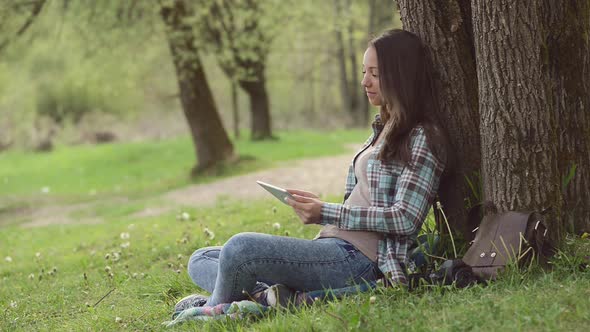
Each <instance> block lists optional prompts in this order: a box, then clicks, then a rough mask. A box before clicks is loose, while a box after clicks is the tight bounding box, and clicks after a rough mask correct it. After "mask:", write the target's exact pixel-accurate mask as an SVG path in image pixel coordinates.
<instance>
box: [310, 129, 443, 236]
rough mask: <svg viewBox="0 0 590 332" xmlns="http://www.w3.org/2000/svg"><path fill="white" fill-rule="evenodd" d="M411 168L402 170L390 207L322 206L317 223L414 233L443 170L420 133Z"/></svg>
mask: <svg viewBox="0 0 590 332" xmlns="http://www.w3.org/2000/svg"><path fill="white" fill-rule="evenodd" d="M411 165H412V166H406V167H404V169H403V171H402V173H401V175H400V176H399V179H398V181H397V184H396V188H395V195H394V199H393V205H391V206H387V207H376V206H371V207H359V206H346V205H343V204H337V203H324V204H323V206H322V212H321V217H320V224H322V225H326V224H332V225H335V226H337V227H338V228H340V229H344V230H351V231H370V232H381V233H387V234H392V235H402V236H408V235H412V234H414V233H416V232H417V231H418V230H419V229H420V227H422V222H423V221H424V219H425V218H426V215H427V213H428V210H429V208H430V202H431V199H432V197H434V194H435V191H436V190H437V189H438V182H439V178H438V177H439V176H440V173H442V168H443V165H442V163H441V162H440V161H439V160H438V159H437V158H436V157H435V156H434V154H433V153H432V151H431V150H430V148H429V147H428V144H427V142H426V135H424V134H423V130H420V133H419V134H418V135H416V136H415V139H414V142H413V144H412V162H411Z"/></svg>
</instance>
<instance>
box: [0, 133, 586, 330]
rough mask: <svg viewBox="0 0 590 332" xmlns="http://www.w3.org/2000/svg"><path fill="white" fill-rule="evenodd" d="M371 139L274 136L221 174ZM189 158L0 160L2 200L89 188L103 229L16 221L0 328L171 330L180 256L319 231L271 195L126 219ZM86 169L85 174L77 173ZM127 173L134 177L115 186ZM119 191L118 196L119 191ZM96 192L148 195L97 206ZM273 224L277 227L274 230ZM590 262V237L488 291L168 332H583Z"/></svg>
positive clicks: (1, 291) (68, 194)
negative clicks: (182, 216) (243, 238)
mask: <svg viewBox="0 0 590 332" xmlns="http://www.w3.org/2000/svg"><path fill="white" fill-rule="evenodd" d="M365 134H366V133H360V132H334V133H322V134H319V133H310V132H298V133H284V134H281V135H280V136H281V140H280V141H278V142H262V143H255V144H254V143H250V142H248V141H239V142H237V144H236V145H237V149H238V151H239V153H240V154H243V155H250V156H254V157H255V161H254V162H251V163H246V164H245V165H243V166H239V167H237V168H235V169H227V170H226V172H225V173H224V174H223V176H228V175H231V174H238V173H241V172H247V171H251V170H254V169H258V168H261V167H270V166H273V165H276V164H277V163H280V162H281V161H289V160H294V159H298V158H302V157H311V156H322V155H327V154H331V153H339V152H343V151H344V147H343V144H345V143H346V142H355V143H358V142H359V141H361V140H362V139H363V138H364V136H365ZM192 156H193V154H192V146H191V144H190V141H188V140H187V139H184V140H183V139H178V140H172V141H166V142H158V143H134V144H113V145H105V146H78V147H72V148H65V147H62V148H59V149H58V150H57V151H56V152H54V153H52V154H44V155H37V154H27V153H22V152H10V153H8V154H3V155H0V158H1V159H0V166H2V167H1V168H0V174H1V176H0V180H1V179H4V178H8V179H9V181H5V182H4V185H3V187H2V189H1V191H0V192H1V193H2V195H3V196H2V197H4V198H6V197H12V198H13V199H15V201H14V202H15V203H14V204H17V205H18V204H20V203H21V202H22V201H20V200H28V199H30V198H31V197H36V195H39V194H38V193H37V192H38V190H39V189H38V188H39V187H40V186H50V187H51V192H50V194H48V195H47V196H48V197H49V198H54V197H53V196H57V197H55V198H56V199H58V200H60V202H61V203H63V202H62V201H63V200H66V199H67V200H72V201H76V200H81V198H80V197H81V196H84V197H87V195H88V190H90V189H92V188H94V189H95V190H97V192H99V194H98V195H96V196H92V197H91V198H93V199H95V200H96V202H93V203H92V205H91V209H90V210H88V209H87V210H84V209H80V210H78V211H74V212H72V215H73V216H80V217H84V216H86V215H85V214H87V216H99V217H101V218H103V219H104V222H103V223H100V224H86V225H81V224H73V225H53V226H46V227H39V228H31V229H24V228H22V227H20V226H19V225H18V223H17V222H12V223H10V224H9V225H7V226H5V227H2V228H1V231H0V331H13V330H17V331H32V330H43V331H56V330H105V331H111V330H148V331H152V330H162V329H164V328H163V327H162V326H161V325H160V324H161V322H163V321H165V320H169V319H170V314H171V309H172V307H173V305H174V303H175V301H176V300H178V299H179V298H181V297H182V296H184V295H186V294H189V293H193V292H197V291H199V290H198V289H196V287H195V286H194V285H193V284H192V282H191V281H190V280H189V278H188V276H187V274H186V272H185V269H186V262H187V259H188V257H189V256H190V254H191V253H192V252H193V251H194V250H196V249H197V248H200V247H203V246H208V245H220V244H223V243H224V242H225V241H226V240H227V239H229V238H230V237H231V236H232V235H233V234H235V233H238V232H243V231H254V232H264V233H270V234H275V235H287V234H288V235H289V236H294V237H302V238H311V237H313V236H314V235H315V234H316V233H317V231H318V229H319V228H318V226H304V225H302V224H301V222H300V221H299V220H298V219H297V218H296V216H295V215H294V214H293V213H292V211H291V210H290V209H289V208H288V207H286V206H284V205H282V204H278V202H276V201H275V200H274V199H272V198H269V199H268V200H263V201H244V202H240V201H233V200H230V199H221V200H219V201H218V202H217V204H216V206H213V207H207V208H198V209H197V208H194V207H182V208H181V210H182V211H186V212H188V213H189V214H190V216H191V218H190V220H188V221H182V220H178V219H177V213H178V211H174V212H166V213H165V214H163V215H160V216H156V217H144V218H139V217H133V213H134V212H136V211H140V210H143V209H144V208H145V207H149V206H151V205H152V204H155V205H157V203H158V198H157V197H158V195H157V193H158V192H159V191H161V190H164V189H166V188H170V187H178V186H183V185H187V184H189V183H190V181H189V179H188V177H187V176H186V174H187V172H188V170H189V169H190V167H191V166H192V164H193V157H192ZM80 168H83V169H85V173H84V175H83V176H82V175H78V176H73V174H76V173H75V171H76V170H77V169H80ZM125 176H129V177H131V179H128V180H122V179H125ZM158 178H159V179H161V180H160V181H156V180H155V179H158ZM213 180H215V179H214V178H211V177H209V178H207V177H204V178H201V179H198V180H197V181H202V182H206V181H213ZM122 184H125V189H124V190H121V191H116V190H115V189H113V188H114V187H115V186H116V185H122ZM15 192H16V193H18V194H15ZM101 193H102V194H103V195H108V196H109V197H110V196H118V195H121V196H124V195H123V194H124V193H126V194H129V195H135V196H142V198H141V199H137V200H126V199H123V198H124V197H121V198H122V199H121V200H117V199H109V200H104V201H103V200H99V198H100V196H101ZM87 198H88V197H87ZM91 198H88V199H91ZM338 199H339V198H338V197H327V198H326V200H327V201H335V200H338ZM82 219H84V218H82ZM275 222H278V223H280V224H281V227H280V229H275V228H274V227H273V223H275ZM5 225H6V224H5ZM205 229H208V230H209V231H212V232H213V233H214V236H211V235H208V234H207V233H206V232H205ZM37 253H38V254H37ZM588 256H590V240H588V239H573V238H569V239H568V241H567V243H566V244H565V247H564V248H563V253H562V254H561V255H559V256H558V257H556V258H555V260H554V264H553V265H554V269H553V271H551V272H544V271H541V270H539V269H538V268H536V267H532V268H530V269H528V270H525V271H523V272H519V271H514V270H511V271H507V272H506V273H505V274H504V275H503V276H502V278H501V279H500V280H498V281H497V282H495V283H493V284H491V285H490V286H488V287H481V286H478V287H473V288H469V289H462V290H460V289H453V288H452V287H432V288H431V289H420V290H417V291H413V292H408V291H406V290H403V289H385V290H383V289H381V290H378V291H376V292H374V293H366V294H359V295H355V296H350V297H348V298H345V299H343V300H341V301H337V302H329V303H316V304H314V305H313V306H310V307H308V308H303V309H300V310H296V311H291V312H289V311H276V312H271V313H270V314H269V315H267V316H265V317H263V318H261V319H258V320H244V321H217V322H207V323H202V322H201V323H189V324H184V325H181V326H179V327H177V328H174V329H173V330H190V331H202V330H252V331H277V330H278V331H314V330H315V331H342V330H358V331H383V330H388V331H392V330H396V331H397V330H416V331H425V330H443V331H455V330H486V331H487V330H508V331H512V330H524V331H532V330H535V331H536V330H547V331H558V330H559V331H561V330H574V331H576V330H578V331H581V330H585V329H586V328H587V326H588V324H590V301H588V298H589V296H590V269H588V268H585V269H583V268H580V266H581V263H582V262H583V260H584V259H587V258H584V257H588ZM107 267H108V268H107ZM54 268H55V269H54ZM109 273H112V276H109ZM107 294H108V295H107ZM105 295H106V297H105ZM371 296H374V297H375V300H374V302H373V303H371V302H372V301H371V299H370V298H371ZM103 297H104V299H103ZM101 299H102V300H101ZM117 317H118V318H120V319H119V320H118V321H116V319H117Z"/></svg>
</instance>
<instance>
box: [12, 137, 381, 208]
mask: <svg viewBox="0 0 590 332" xmlns="http://www.w3.org/2000/svg"><path fill="white" fill-rule="evenodd" d="M368 132H369V131H367V130H356V131H343V130H340V131H333V132H328V133H319V132H306V131H298V132H282V133H279V134H278V136H279V138H280V139H279V140H277V141H264V142H251V141H249V140H247V139H240V140H237V141H236V142H235V148H236V150H237V152H238V153H239V154H240V155H242V156H248V157H253V159H252V160H248V161H246V162H243V163H241V164H240V165H238V166H237V167H234V168H231V169H226V170H224V171H223V174H221V175H222V176H229V175H235V174H241V173H245V172H249V171H252V170H255V169H261V168H264V167H272V166H276V165H277V163H280V162H284V161H289V160H295V159H299V158H303V157H306V158H310V157H319V156H325V155H330V154H338V153H343V152H345V151H347V149H346V147H345V146H346V144H350V143H357V144H360V142H362V141H363V140H364V138H366V136H368ZM195 163H196V159H195V152H194V148H193V144H192V142H191V140H190V138H179V139H173V140H166V141H158V142H142V143H117V144H107V145H97V146H85V145H83V146H74V147H65V146H62V147H58V148H57V149H56V150H55V151H54V152H52V153H45V154H43V153H37V154H34V153H30V152H23V151H11V152H7V153H2V154H0V202H2V201H3V199H4V200H9V199H10V201H26V200H35V199H38V198H46V197H47V196H50V199H51V200H56V199H61V200H68V201H77V200H87V199H93V198H95V196H111V195H146V194H147V195H152V194H154V193H155V192H161V191H164V190H167V189H171V188H176V187H181V186H185V185H188V184H190V183H196V182H204V181H211V178H209V177H200V178H196V179H191V178H190V177H189V173H190V169H191V168H192V167H193V166H194V165H195ZM43 188H47V189H48V190H49V193H48V194H43V193H42V190H43ZM0 205H1V204H0ZM0 208H1V207H0Z"/></svg>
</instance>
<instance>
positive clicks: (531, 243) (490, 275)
mask: <svg viewBox="0 0 590 332" xmlns="http://www.w3.org/2000/svg"><path fill="white" fill-rule="evenodd" d="M484 207H485V210H486V211H487V212H488V213H485V216H484V217H483V219H482V220H481V223H480V225H479V227H477V228H476V229H474V230H473V232H475V238H474V239H473V241H471V242H470V245H471V246H470V247H469V249H468V250H467V252H466V253H465V256H464V257H463V262H465V263H466V264H467V265H469V266H471V268H472V270H473V273H474V274H475V275H476V276H478V277H480V278H482V279H484V280H494V279H495V278H496V277H497V275H498V272H500V271H501V270H502V269H503V268H504V267H505V266H506V265H508V264H511V263H514V264H517V265H518V266H523V265H524V264H525V263H527V262H530V260H531V259H533V258H534V257H536V258H538V260H539V263H541V264H542V265H546V264H547V261H548V259H549V257H551V256H552V255H553V254H554V253H555V248H554V247H553V245H551V243H550V241H549V237H548V236H547V232H548V229H547V225H546V224H545V214H546V213H547V212H548V209H546V210H544V211H542V212H521V211H508V212H502V213H498V212H497V208H496V207H495V206H494V205H493V203H489V202H488V203H485V204H482V205H479V206H476V207H474V208H473V209H472V211H470V213H469V215H470V218H476V217H477V216H478V215H481V212H483V210H484ZM474 209H475V210H474ZM478 212H479V213H478Z"/></svg>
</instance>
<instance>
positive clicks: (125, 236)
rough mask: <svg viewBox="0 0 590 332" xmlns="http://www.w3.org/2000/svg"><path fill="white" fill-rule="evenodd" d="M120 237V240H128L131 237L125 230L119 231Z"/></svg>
mask: <svg viewBox="0 0 590 332" xmlns="http://www.w3.org/2000/svg"><path fill="white" fill-rule="evenodd" d="M120 237H121V240H128V239H129V238H130V237H131V235H129V233H127V232H123V233H121V235H120Z"/></svg>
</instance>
